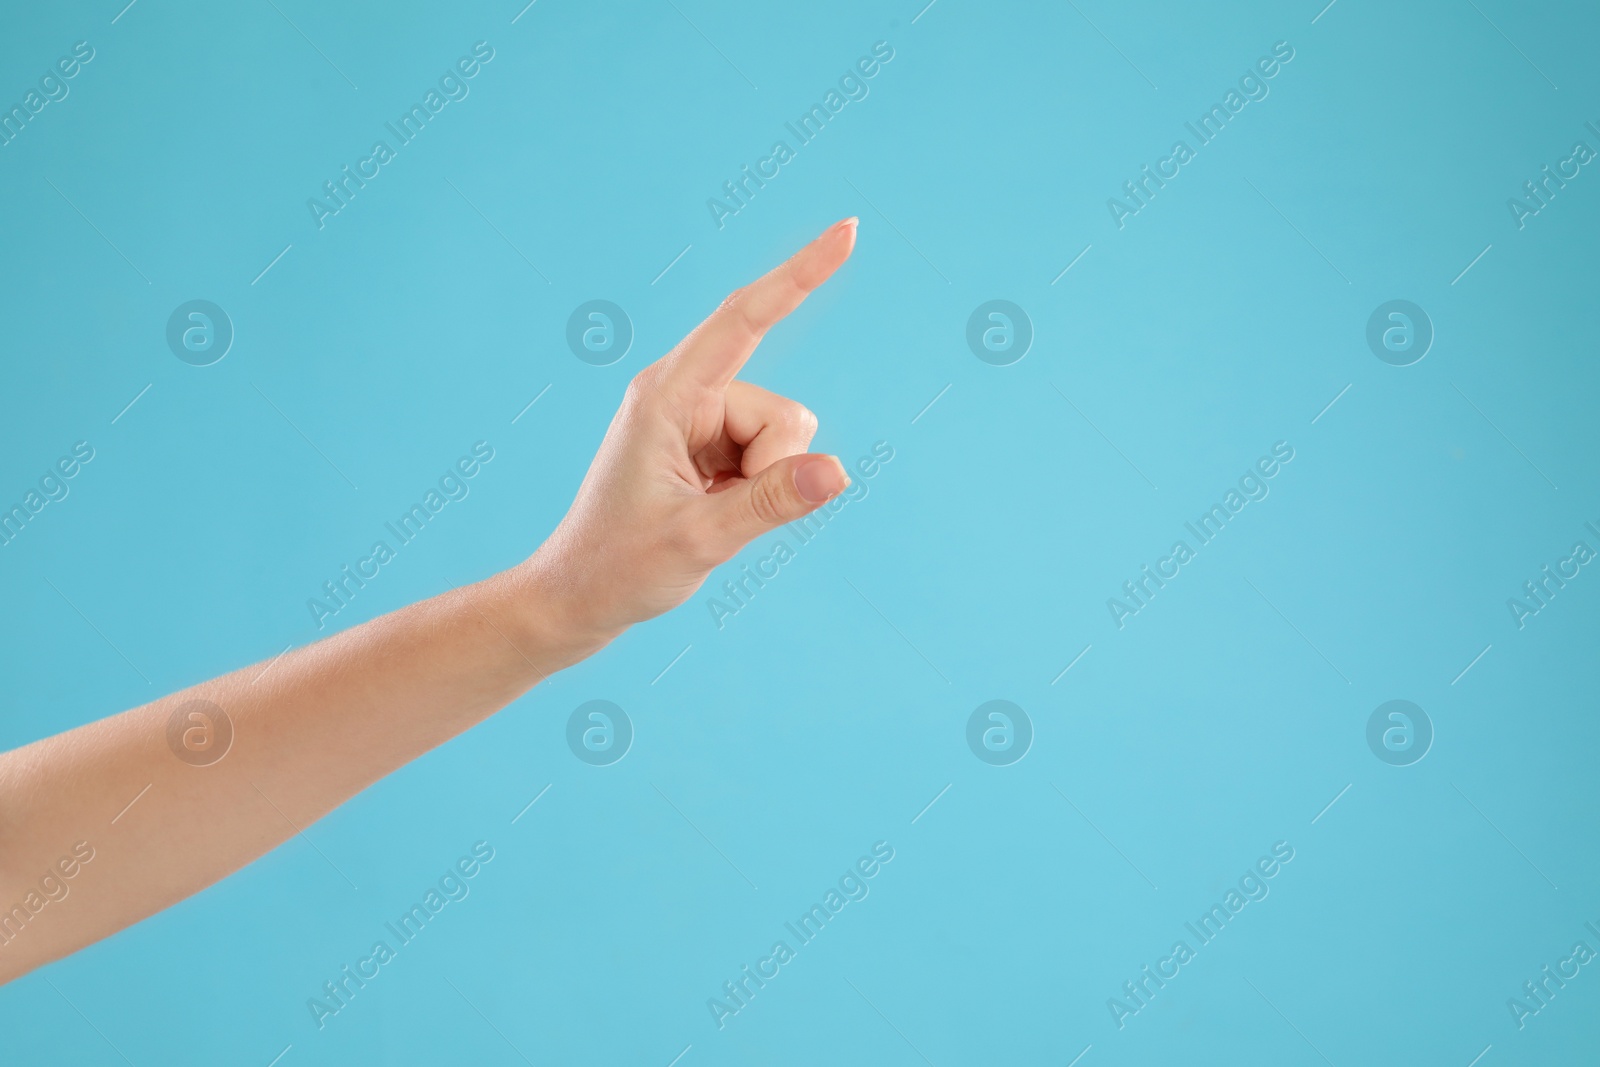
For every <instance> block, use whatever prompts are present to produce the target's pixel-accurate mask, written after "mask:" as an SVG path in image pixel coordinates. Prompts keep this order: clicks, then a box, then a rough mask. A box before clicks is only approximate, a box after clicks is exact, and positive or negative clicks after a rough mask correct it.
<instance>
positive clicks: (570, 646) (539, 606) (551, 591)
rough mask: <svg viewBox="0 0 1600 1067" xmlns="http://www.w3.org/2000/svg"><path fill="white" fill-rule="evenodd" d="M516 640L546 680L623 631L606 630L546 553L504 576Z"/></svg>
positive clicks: (575, 585)
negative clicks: (548, 676) (547, 675)
mask: <svg viewBox="0 0 1600 1067" xmlns="http://www.w3.org/2000/svg"><path fill="white" fill-rule="evenodd" d="M501 579H502V580H503V581H504V583H505V586H506V590H507V592H508V593H509V601H510V612H511V615H512V618H513V622H512V625H513V626H514V627H515V628H516V630H517V632H518V635H519V636H518V637H517V638H516V640H517V641H518V644H519V645H522V646H523V647H525V648H526V650H527V655H528V656H529V657H530V658H531V659H532V660H533V662H534V664H535V665H536V666H537V668H538V669H539V670H540V671H541V672H543V673H545V674H554V673H555V672H556V671H560V670H565V669H566V668H568V667H570V666H572V665H573V664H575V663H579V662H581V661H583V660H585V659H588V658H589V657H590V656H592V655H594V654H595V653H596V652H599V651H600V650H601V649H603V648H605V647H606V645H608V644H610V643H611V642H612V641H613V640H614V639H615V638H616V637H617V636H618V635H619V634H620V632H621V631H620V630H618V629H614V628H611V627H608V626H606V625H605V624H603V623H602V622H601V621H600V620H599V619H598V618H597V615H596V612H595V611H594V606H593V605H592V604H591V603H589V602H588V600H587V599H586V598H585V597H584V596H583V595H582V591H581V590H580V589H579V588H578V586H577V583H576V582H575V581H574V580H573V576H572V575H571V574H570V573H569V572H567V571H565V570H564V569H563V568H561V567H559V566H557V565H555V564H554V563H553V561H551V560H549V559H547V558H545V557H544V556H543V555H542V554H541V553H535V554H534V555H533V556H531V557H529V558H528V559H526V560H524V561H523V562H522V563H519V564H517V565H516V566H515V567H512V568H511V569H510V570H508V571H506V572H504V573H503V574H502V575H501Z"/></svg>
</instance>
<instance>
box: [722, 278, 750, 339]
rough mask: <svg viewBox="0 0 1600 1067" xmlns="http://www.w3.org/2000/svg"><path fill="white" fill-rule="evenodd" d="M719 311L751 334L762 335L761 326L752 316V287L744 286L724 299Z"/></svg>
mask: <svg viewBox="0 0 1600 1067" xmlns="http://www.w3.org/2000/svg"><path fill="white" fill-rule="evenodd" d="M717 310H718V311H719V312H720V313H721V314H723V315H725V316H727V317H729V318H731V319H733V320H734V321H735V322H737V323H739V324H740V325H741V326H743V327H744V328H745V329H746V330H748V331H750V332H751V333H753V334H759V333H761V329H760V327H759V325H758V324H757V322H756V320H755V319H754V317H752V316H751V314H750V287H749V286H748V285H742V286H740V287H739V288H737V289H735V290H734V291H733V292H731V293H729V294H728V295H727V296H725V297H723V298H722V303H721V304H720V305H719V306H718V308H717Z"/></svg>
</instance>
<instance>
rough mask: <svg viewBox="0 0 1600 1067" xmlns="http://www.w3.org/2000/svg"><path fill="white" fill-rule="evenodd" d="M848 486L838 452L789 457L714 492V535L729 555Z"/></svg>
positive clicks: (799, 516)
mask: <svg viewBox="0 0 1600 1067" xmlns="http://www.w3.org/2000/svg"><path fill="white" fill-rule="evenodd" d="M849 485H850V476H849V475H847V474H845V472H844V467H843V465H841V464H840V462H839V459H838V457H837V456H828V455H818V454H816V453H811V454H807V455H799V456H788V457H786V458H784V459H780V460H778V461H776V462H775V463H773V464H771V465H770V466H768V467H767V468H766V469H765V470H763V471H762V472H761V473H760V474H757V475H756V476H755V477H754V478H751V479H749V480H748V481H746V482H744V483H742V484H741V485H738V486H737V487H735V488H732V489H725V490H723V491H722V492H720V493H716V494H714V495H713V496H712V497H711V498H710V499H711V500H712V501H714V502H715V508H714V517H713V519H712V523H713V526H714V532H713V533H712V535H711V536H712V537H713V538H714V539H715V541H716V544H717V545H718V547H719V548H720V549H721V551H722V552H723V554H724V555H725V556H732V555H733V554H734V553H736V552H738V551H739V549H741V548H743V547H744V546H745V545H746V544H748V543H749V542H751V541H752V540H754V539H755V538H757V537H759V536H761V535H762V534H764V533H767V532H768V531H770V530H775V529H777V528H778V527H779V526H782V525H783V524H784V523H786V522H793V521H794V520H796V519H798V518H802V517H803V516H806V515H809V514H810V513H811V512H813V511H815V510H816V509H817V508H819V507H821V506H822V505H823V504H826V503H827V502H828V501H829V500H832V499H833V498H834V497H836V496H838V495H839V494H840V493H842V492H844V491H845V489H847V488H848V487H849Z"/></svg>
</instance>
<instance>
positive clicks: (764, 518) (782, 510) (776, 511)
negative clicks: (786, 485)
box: [750, 478, 788, 526]
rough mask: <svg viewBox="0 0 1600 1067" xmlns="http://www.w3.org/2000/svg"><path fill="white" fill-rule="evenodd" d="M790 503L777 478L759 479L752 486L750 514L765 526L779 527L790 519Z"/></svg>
mask: <svg viewBox="0 0 1600 1067" xmlns="http://www.w3.org/2000/svg"><path fill="white" fill-rule="evenodd" d="M787 504H788V501H787V500H785V499H784V495H783V490H782V489H781V488H780V487H779V484H778V479H776V478H757V479H756V480H755V481H754V482H753V483H752V484H751V486H750V513H751V514H752V515H753V516H754V517H755V519H756V520H757V521H758V522H760V523H762V524H763V525H765V526H777V525H779V524H781V523H782V522H784V521H785V520H786V519H787V518H788V507H787Z"/></svg>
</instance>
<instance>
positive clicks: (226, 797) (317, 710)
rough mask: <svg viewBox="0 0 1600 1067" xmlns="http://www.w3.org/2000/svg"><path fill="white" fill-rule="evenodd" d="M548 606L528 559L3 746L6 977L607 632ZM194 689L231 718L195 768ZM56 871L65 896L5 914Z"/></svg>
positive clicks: (360, 785) (88, 935)
mask: <svg viewBox="0 0 1600 1067" xmlns="http://www.w3.org/2000/svg"><path fill="white" fill-rule="evenodd" d="M559 605H560V599H559V596H558V595H557V592H556V591H555V590H553V589H551V588H549V587H548V586H547V584H546V583H545V582H544V581H543V579H542V578H541V577H540V575H539V573H538V571H537V570H536V569H533V568H532V567H530V566H529V565H524V566H523V567H519V568H516V569H514V570H512V571H508V572H506V573H504V574H501V575H497V576H495V577H494V578H491V579H489V580H488V581H485V582H480V583H477V584H475V585H471V586H465V587H463V588H461V589H458V590H455V591H452V592H450V593H446V594H444V595H441V596H438V597H434V598H433V599H431V600H427V601H423V602H421V603H419V604H414V605H412V606H410V607H407V608H404V609H402V610H400V611H396V612H394V613H392V614H390V615H385V616H383V617H382V618H378V619H374V620H372V621H371V622H368V623H366V624H364V625H361V626H358V627H355V628H353V629H351V630H348V631H346V632H344V633H341V634H338V635H335V636H333V637H330V638H328V639H326V640H324V641H321V642H318V643H316V644H314V645H310V646H308V647H306V648H302V649H298V650H295V651H293V652H291V653H289V654H288V655H286V656H284V657H283V658H282V659H281V660H280V661H278V662H277V663H272V664H267V663H263V664H256V665H254V666H252V667H247V668H245V669H243V670H240V671H236V672H234V673H232V674H229V675H225V676H223V677H220V678H217V679H214V680H212V681H208V682H205V683H202V684H200V685H198V686H195V687H193V688H191V689H187V690H184V691H182V692H179V693H174V694H172V695H170V696H167V697H164V698H162V699H160V700H157V701H154V702H153V703H150V704H147V705H144V706H143V707H139V708H135V709H133V710H130V711H127V712H124V713H122V714H120V715H116V716H113V717H111V718H108V719H104V720H101V721H99V722H94V723H90V724H88V725H86V726H82V727H79V728H78V729H75V730H72V731H69V732H67V733H65V734H61V735H59V736H56V737H50V738H46V739H44V740H42V741H38V742H36V743H34V744H31V745H28V746H26V747H24V748H21V749H18V750H16V751H13V752H9V753H5V754H3V755H0V982H3V981H6V980H8V979H10V978H13V977H16V976H17V975H18V974H21V973H23V972H25V971H27V970H29V969H31V968H33V967H36V966H38V965H39V964H41V963H44V962H48V961H49V960H51V959H55V958H57V957H59V956H62V955H64V954H66V953H68V952H72V951H74V950H76V949H78V948H81V947H83V946H84V945H86V944H89V943H91V942H93V941H95V940H98V939H100V938H102V937H105V936H108V935H109V934H111V933H113V932H115V931H116V930H119V929H121V928H122V927H124V926H127V925H129V924H131V923H133V922H137V921H138V920H140V919H142V918H144V917H146V916H148V915H151V914H153V913H154V912H156V911H159V910H161V909H162V908H165V907H168V906H170V905H171V904H173V903H175V902H177V901H178V900H181V899H182V898H184V897H186V896H188V895H190V894H192V893H194V892H197V891H198V890H200V889H202V888H204V887H205V886H208V885H210V884H211V883H213V882H215V881H217V880H219V879H221V878H223V877H224V876H226V875H227V874H229V873H230V872H232V871H234V870H237V869H238V868H239V867H242V866H244V865H245V864H246V863H249V862H250V861H251V860H252V859H254V858H256V857H257V856H260V855H261V854H263V853H265V852H267V851H268V850H270V849H271V848H273V847H274V846H276V845H278V844H279V843H281V842H283V841H284V840H286V839H287V838H289V837H290V836H291V835H293V834H294V833H296V832H297V831H298V830H302V829H304V828H305V827H306V826H308V825H309V824H311V823H312V822H315V821H316V820H317V819H319V818H321V817H322V816H323V815H325V814H327V813H328V812H329V811H331V810H332V809H333V808H335V807H337V806H338V805H339V804H341V803H343V802H344V801H345V800H347V799H349V798H350V797H351V796H353V795H354V794H356V793H357V792H359V791H360V790H362V789H364V788H366V787H367V786H368V785H371V784H372V783H373V782H375V781H376V780H378V779H379V778H381V777H383V776H384V775H386V774H388V773H390V772H391V771H393V770H395V769H396V768H397V767H400V766H402V765H404V764H405V763H407V762H409V761H411V760H413V759H415V758H416V757H418V756H420V755H422V754H423V753H425V752H427V751H429V750H430V749H432V748H434V747H436V746H437V745H439V744H441V743H442V742H444V741H446V740H449V739H450V738H451V737H454V736H455V735H456V734H458V733H461V732H462V731H463V730H466V729H467V728H469V727H471V726H472V725H474V724H476V723H477V722H480V721H481V720H483V719H484V718H486V717H488V716H489V715H491V714H493V713H494V712H495V711H496V710H498V709H499V708H501V707H503V706H505V705H506V704H507V703H509V702H510V701H512V700H514V699H515V698H516V697H517V696H519V695H521V694H522V693H523V692H525V691H527V690H528V689H529V688H530V687H532V686H533V685H534V684H536V683H537V682H538V681H540V680H541V679H542V678H544V677H545V676H547V675H548V674H549V673H550V672H553V671H556V670H559V669H560V668H562V667H564V666H567V665H568V664H570V663H572V662H574V661H576V660H578V659H581V658H583V656H584V655H587V654H588V653H589V652H591V651H593V649H594V648H596V647H598V646H599V645H600V644H603V643H604V642H603V640H602V639H600V638H598V637H596V636H594V635H589V634H583V633H574V632H573V629H574V627H573V625H572V623H571V621H570V619H569V617H568V616H567V615H566V613H565V612H563V611H562V610H561V609H560V607H559ZM195 700H205V701H209V702H210V703H211V704H214V705H216V706H217V707H219V708H221V709H223V711H225V712H226V714H227V716H228V719H229V720H230V721H231V723H232V729H233V739H232V743H231V747H229V749H228V750H227V753H226V755H225V756H223V757H222V758H221V759H220V760H217V761H216V762H214V763H207V764H206V765H203V766H197V765H195V764H196V763H204V762H206V761H207V760H209V759H210V758H212V757H214V755H215V753H214V752H213V753H211V754H209V755H206V756H200V757H195V756H193V755H191V756H190V760H189V761H185V759H184V758H182V756H181V755H180V752H181V751H182V750H183V746H182V744H181V742H180V743H179V745H178V750H176V751H175V750H174V748H173V747H172V743H171V740H170V738H169V728H168V727H169V719H171V718H172V717H173V713H174V711H175V709H179V708H181V707H182V706H183V705H185V704H187V703H188V702H191V701H195ZM180 718H182V716H180ZM197 722H198V720H197ZM182 726H183V724H182V723H180V733H181V728H182ZM213 726H215V724H213ZM196 728H199V729H203V728H204V727H203V726H197V727H196ZM135 797H138V802H137V803H136V804H134V805H133V806H132V807H127V806H128V805H129V802H130V801H132V800H133V799H134V798H135ZM124 808H127V810H126V812H124V811H123V809H124ZM113 819H116V823H115V824H114V825H113V824H112V820H113ZM84 841H86V842H88V845H89V848H92V849H93V859H92V860H91V861H90V862H88V863H83V864H71V863H69V864H68V866H69V867H71V866H75V865H76V866H78V867H79V869H78V870H77V871H76V873H75V874H74V875H73V877H72V878H71V879H66V878H64V877H62V875H61V872H60V871H59V870H57V869H56V864H57V862H58V861H59V860H60V859H61V858H62V857H63V856H69V855H70V854H71V850H72V846H73V845H74V844H75V843H77V842H84ZM52 871H53V872H55V883H54V884H52V885H50V886H49V888H51V889H55V891H56V892H60V891H61V890H60V889H56V886H57V885H59V886H62V887H64V888H65V889H66V891H67V893H68V897H66V898H63V899H62V900H60V901H58V902H55V903H52V904H50V905H49V906H46V907H42V908H41V909H40V910H39V911H38V912H37V913H36V914H35V913H30V915H29V917H28V919H27V920H26V921H25V922H24V921H23V920H22V919H21V918H20V917H18V918H14V919H12V921H10V922H9V923H7V922H6V921H5V920H6V915H5V913H6V912H9V911H10V909H11V908H12V907H13V906H14V905H17V904H23V903H24V902H25V901H26V899H27V897H28V894H29V893H37V894H39V896H38V897H36V898H35V900H36V901H37V900H39V899H46V900H48V896H47V895H46V894H45V893H44V892H43V891H42V890H41V888H40V884H39V883H40V879H41V876H42V875H44V874H45V873H46V872H52ZM24 907H25V910H26V905H24Z"/></svg>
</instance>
